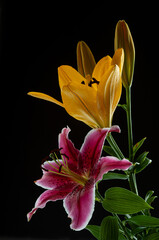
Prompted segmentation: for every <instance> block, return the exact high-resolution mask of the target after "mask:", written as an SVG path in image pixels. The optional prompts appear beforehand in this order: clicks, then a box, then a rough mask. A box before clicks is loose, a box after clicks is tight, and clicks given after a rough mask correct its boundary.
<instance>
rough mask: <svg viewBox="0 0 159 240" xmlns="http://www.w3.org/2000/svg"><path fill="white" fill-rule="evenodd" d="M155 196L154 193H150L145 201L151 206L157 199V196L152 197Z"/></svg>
mask: <svg viewBox="0 0 159 240" xmlns="http://www.w3.org/2000/svg"><path fill="white" fill-rule="evenodd" d="M153 194H154V191H148V192H147V194H146V196H145V201H146V202H147V203H148V204H151V203H152V202H153V201H154V200H155V199H156V198H157V196H152V195H153Z"/></svg>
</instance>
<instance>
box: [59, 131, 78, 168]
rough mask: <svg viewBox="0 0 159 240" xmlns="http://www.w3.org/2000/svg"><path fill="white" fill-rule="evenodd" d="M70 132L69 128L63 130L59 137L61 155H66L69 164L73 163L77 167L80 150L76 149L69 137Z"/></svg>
mask: <svg viewBox="0 0 159 240" xmlns="http://www.w3.org/2000/svg"><path fill="white" fill-rule="evenodd" d="M70 131H71V129H70V128H69V127H67V128H63V129H62V131H61V133H60V134H59V137H58V141H59V148H60V149H61V150H60V152H61V154H65V155H66V156H67V157H68V159H67V162H68V164H69V163H73V164H75V165H76V166H77V158H78V155H79V150H78V149H76V148H75V146H74V144H73V142H72V141H71V140H70V139H69V137H68V135H69V132H70Z"/></svg>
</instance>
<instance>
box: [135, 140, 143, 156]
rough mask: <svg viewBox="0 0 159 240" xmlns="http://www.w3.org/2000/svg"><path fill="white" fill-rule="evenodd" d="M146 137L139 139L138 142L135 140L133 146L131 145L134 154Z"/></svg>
mask: <svg viewBox="0 0 159 240" xmlns="http://www.w3.org/2000/svg"><path fill="white" fill-rule="evenodd" d="M145 140H146V137H145V138H143V139H141V140H140V141H139V142H137V143H136V144H135V145H134V147H133V155H134V156H135V154H136V153H137V151H138V150H139V149H140V148H141V146H142V145H143V143H144V142H145Z"/></svg>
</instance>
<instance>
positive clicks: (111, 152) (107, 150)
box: [103, 145, 117, 157]
mask: <svg viewBox="0 0 159 240" xmlns="http://www.w3.org/2000/svg"><path fill="white" fill-rule="evenodd" d="M103 150H104V152H106V153H107V154H108V155H110V156H115V157H117V155H116V153H115V151H114V150H113V149H112V148H111V147H110V146H106V145H105V146H104V147H103Z"/></svg>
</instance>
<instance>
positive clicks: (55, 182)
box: [35, 160, 73, 189]
mask: <svg viewBox="0 0 159 240" xmlns="http://www.w3.org/2000/svg"><path fill="white" fill-rule="evenodd" d="M59 162H60V163H61V164H62V161H61V160H59ZM42 168H43V176H42V178H41V179H38V180H37V181H35V184H36V185H38V186H40V187H43V188H45V189H53V188H61V186H65V185H67V184H70V183H73V181H72V180H71V179H70V178H68V177H65V176H61V175H58V174H56V173H53V172H49V171H45V170H44V169H46V170H50V171H54V172H57V173H58V170H59V166H58V165H57V163H56V162H54V161H48V162H44V163H43V164H42ZM55 168H56V169H57V170H56V169H55Z"/></svg>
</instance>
